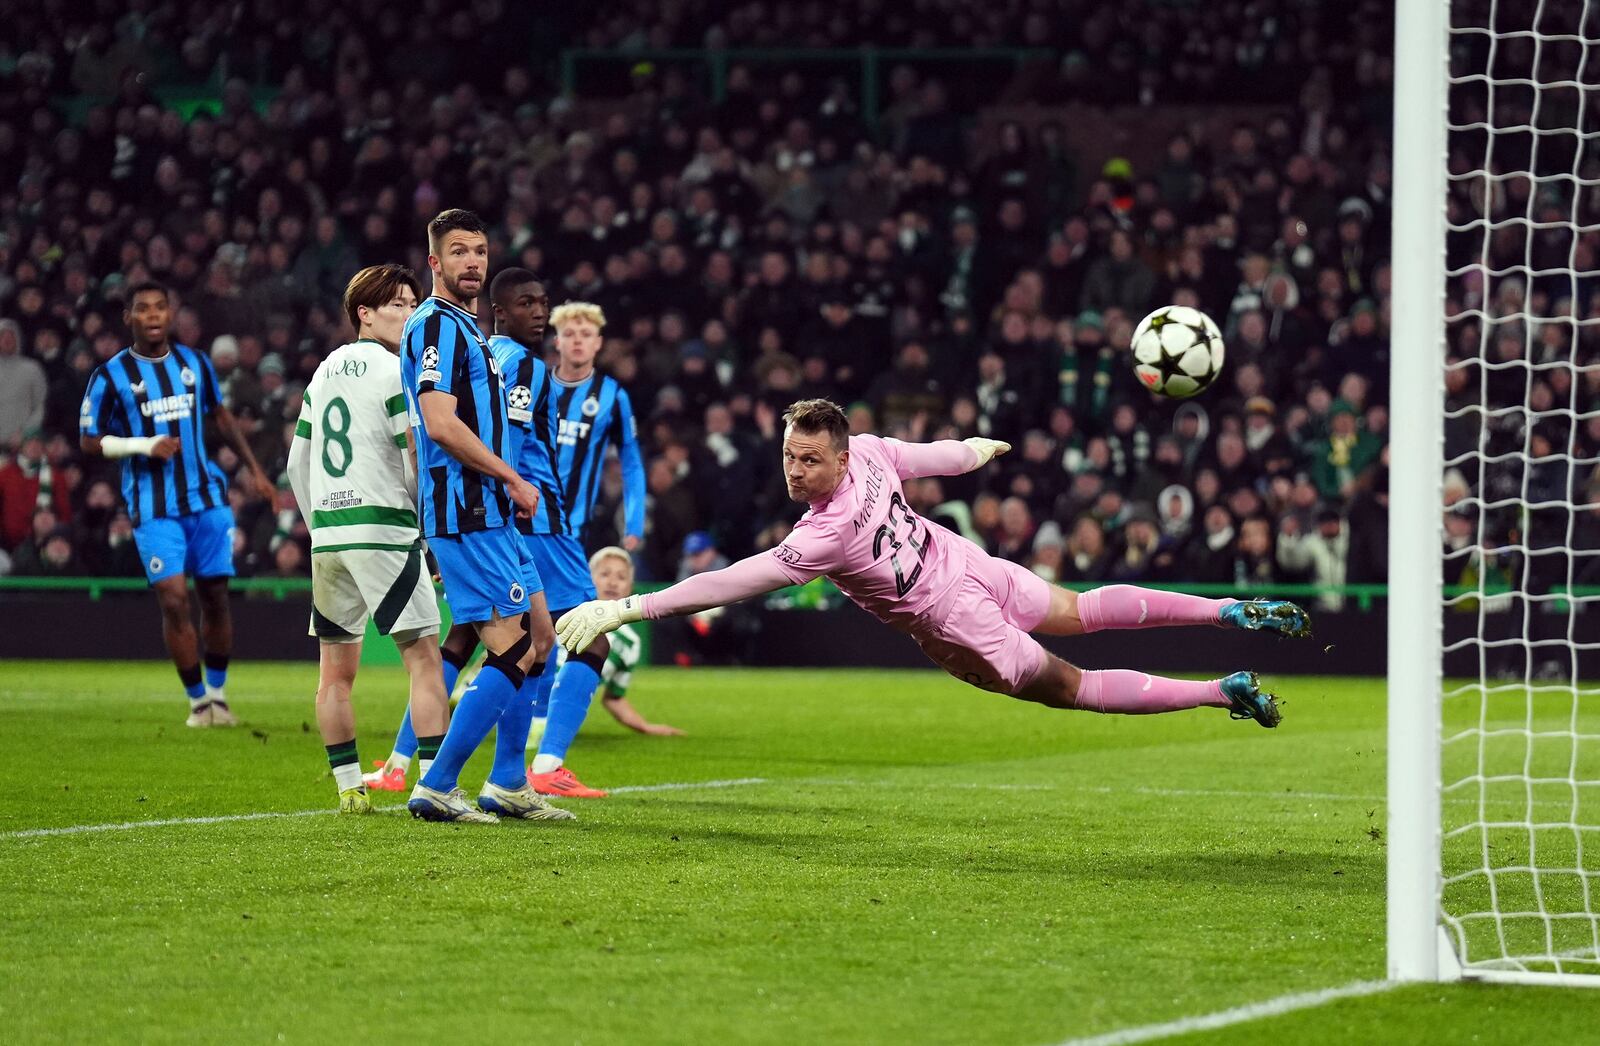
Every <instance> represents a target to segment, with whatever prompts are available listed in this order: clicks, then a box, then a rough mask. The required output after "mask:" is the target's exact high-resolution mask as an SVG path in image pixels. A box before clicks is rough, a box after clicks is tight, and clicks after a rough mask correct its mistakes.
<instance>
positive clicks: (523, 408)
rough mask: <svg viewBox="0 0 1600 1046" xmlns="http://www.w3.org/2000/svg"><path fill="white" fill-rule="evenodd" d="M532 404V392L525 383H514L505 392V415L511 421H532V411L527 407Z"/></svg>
mask: <svg viewBox="0 0 1600 1046" xmlns="http://www.w3.org/2000/svg"><path fill="white" fill-rule="evenodd" d="M532 404H533V392H532V390H530V389H529V388H528V386H526V385H514V386H512V388H511V391H510V392H508V393H506V415H507V416H508V417H509V418H510V419H511V420H512V421H520V422H524V423H526V422H529V421H532V420H533V411H531V410H529V409H528V408H529V407H530V406H531V405H532Z"/></svg>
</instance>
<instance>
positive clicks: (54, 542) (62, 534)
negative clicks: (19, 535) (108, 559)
mask: <svg viewBox="0 0 1600 1046" xmlns="http://www.w3.org/2000/svg"><path fill="white" fill-rule="evenodd" d="M12 573H13V574H15V575H17V576H18V577H29V576H32V577H76V576H78V575H79V574H82V573H83V568H82V565H81V564H80V563H79V562H78V554H77V551H76V550H75V549H74V548H73V544H72V531H71V530H70V529H69V528H67V527H65V526H60V525H57V526H54V527H51V528H50V530H49V531H48V532H47V533H46V534H45V536H44V540H43V541H42V542H41V543H38V544H33V543H30V544H28V545H26V546H24V549H19V550H18V552H17V557H16V561H15V562H14V563H13V565H12Z"/></svg>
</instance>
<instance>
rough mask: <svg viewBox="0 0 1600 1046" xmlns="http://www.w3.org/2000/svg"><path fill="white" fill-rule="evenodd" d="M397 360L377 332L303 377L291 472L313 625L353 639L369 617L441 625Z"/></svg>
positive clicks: (399, 624) (401, 625)
mask: <svg viewBox="0 0 1600 1046" xmlns="http://www.w3.org/2000/svg"><path fill="white" fill-rule="evenodd" d="M408 429H409V418H408V414H407V410H406V401H405V395H404V393H402V392H401V391H400V361H399V359H398V358H396V356H395V355H394V353H392V352H390V351H389V350H388V349H387V348H385V347H384V345H383V344H382V343H381V342H378V341H375V340H361V341H356V342H352V343H351V344H349V345H341V346H340V347H339V348H337V349H335V350H333V352H332V353H330V354H329V356H328V358H327V359H325V360H323V361H322V364H321V365H320V366H319V367H317V371H316V373H315V374H314V375H312V378H311V383H310V385H308V386H307V388H306V391H305V396H304V404H303V406H302V407H301V410H300V420H299V421H298V422H296V423H295V433H294V443H293V445H292V447H291V448H290V451H289V478H290V482H291V483H292V484H293V486H294V492H295V498H296V500H298V501H299V502H300V507H301V512H302V514H304V516H305V518H306V522H307V523H308V525H309V526H310V528H311V585H312V606H311V622H312V623H311V634H312V635H314V636H317V637H318V638H320V639H322V640H323V641H324V642H329V643H355V642H360V640H361V637H362V635H363V633H364V632H365V630H366V623H367V619H368V618H369V617H370V618H371V619H372V622H373V624H374V626H375V627H376V628H377V631H378V634H379V635H384V636H387V635H393V636H394V637H395V641H396V642H399V643H406V642H410V641H411V640H413V639H416V638H418V637H419V636H424V635H433V634H435V633H437V632H438V631H439V608H438V605H437V603H436V602H435V601H434V597H433V585H432V584H431V582H430V579H429V577H428V572H427V571H426V570H424V569H423V562H422V539H421V537H420V531H419V524H418V520H417V513H416V477H415V475H414V474H412V471H411V462H410V459H409V451H408V450H407V447H406V439H407V431H408Z"/></svg>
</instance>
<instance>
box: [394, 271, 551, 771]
mask: <svg viewBox="0 0 1600 1046" xmlns="http://www.w3.org/2000/svg"><path fill="white" fill-rule="evenodd" d="M489 301H490V303H491V305H492V307H493V309H494V325H495V335H494V337H492V338H490V339H489V351H490V352H491V353H492V354H493V355H494V358H495V361H496V362H497V363H498V364H499V366H500V375H501V379H502V381H503V382H504V384H505V386H506V389H507V392H506V412H507V418H506V420H507V422H508V423H509V425H510V440H509V448H510V457H508V458H507V459H506V460H507V463H508V464H510V465H512V466H513V467H514V468H515V469H516V470H517V472H518V474H519V475H521V476H522V478H523V479H525V480H527V481H528V482H529V483H532V484H533V485H534V487H536V488H537V489H538V490H539V493H540V498H539V507H538V508H537V509H536V510H535V514H536V515H537V514H543V513H546V512H549V511H550V510H551V506H552V504H555V505H559V504H560V502H559V498H560V494H559V492H558V491H557V490H556V488H555V482H554V473H553V472H552V470H551V467H550V456H549V454H548V453H547V452H546V443H545V442H544V440H543V438H542V437H539V436H537V435H536V433H535V426H534V423H533V419H534V413H533V404H534V401H535V400H536V399H540V398H542V397H543V395H544V393H545V378H546V376H547V374H548V373H549V371H548V368H547V367H546V366H545V362H544V358H543V356H542V354H541V353H540V349H541V347H542V346H543V344H544V329H545V321H546V320H547V319H548V318H549V316H550V298H549V296H548V295H547V294H546V293H545V289H544V283H543V282H542V281H541V280H540V279H539V277H538V276H537V275H535V274H534V273H532V272H530V271H528V270H527V269H516V268H513V269H505V270H502V271H501V272H500V273H498V274H496V276H495V278H494V280H493V282H491V283H490V285H489ZM516 525H517V529H518V530H519V531H522V532H524V533H527V532H528V531H529V529H530V520H528V519H527V518H524V517H518V519H517V521H516ZM543 577H544V574H543V571H540V581H541V583H542V582H543ZM580 602H582V600H581V599H574V600H572V602H571V604H569V605H571V606H576V605H577V604H578V603H580ZM547 605H548V601H547ZM557 609H566V607H565V606H563V605H559V604H558V606H557ZM477 646H478V634H477V631H476V630H475V629H474V628H473V627H472V626H471V625H470V624H467V623H465V622H458V623H456V624H454V625H452V626H451V628H450V632H449V634H448V635H447V636H446V637H445V640H444V644H443V647H442V649H441V655H442V660H443V671H444V675H443V679H444V686H445V692H446V693H449V692H450V691H453V690H454V689H455V686H456V680H457V679H458V678H459V677H460V675H461V671H462V669H464V668H465V667H466V665H467V662H468V661H469V660H470V659H471V658H472V654H473V651H474V650H476V649H477ZM537 678H538V677H530V678H528V679H527V680H525V681H524V683H523V688H524V689H525V690H526V691H527V694H526V695H525V696H526V700H523V701H518V702H516V703H515V704H513V705H512V706H511V707H510V708H509V709H508V711H507V716H506V718H507V719H509V722H507V721H504V720H503V721H502V726H501V729H499V730H497V731H496V733H495V753H496V759H498V760H501V761H503V762H505V763H506V764H507V765H509V764H510V763H511V762H515V763H518V764H521V763H522V762H524V760H525V759H526V750H527V740H528V728H529V723H528V721H531V719H532V718H533V705H532V699H533V694H534V687H535V682H536V679H537ZM525 720H528V721H525ZM417 751H418V741H417V733H416V731H415V729H414V727H413V723H412V719H411V713H410V711H409V710H407V712H406V716H405V718H404V719H403V720H401V722H400V729H399V731H398V733H397V734H396V735H395V740H394V750H393V751H392V752H390V753H389V758H388V759H386V760H384V761H382V762H380V763H379V764H378V765H377V769H376V770H374V771H372V772H371V773H369V774H366V775H364V778H363V780H364V781H365V782H366V785H367V787H369V788H374V789H377V790H380V791H394V792H398V791H402V790H404V788H405V780H406V770H407V769H409V767H410V765H411V759H412V757H413V756H414V755H416V753H417ZM422 770H423V772H424V773H426V770H427V768H426V767H425V766H424V767H422Z"/></svg>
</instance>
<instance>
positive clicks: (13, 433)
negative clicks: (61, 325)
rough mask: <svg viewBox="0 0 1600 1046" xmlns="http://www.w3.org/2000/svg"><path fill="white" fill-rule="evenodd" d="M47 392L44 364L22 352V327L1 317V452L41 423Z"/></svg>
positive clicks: (38, 427) (14, 321)
mask: <svg viewBox="0 0 1600 1046" xmlns="http://www.w3.org/2000/svg"><path fill="white" fill-rule="evenodd" d="M48 391H49V386H48V383H47V382H46V380H45V373H44V367H43V366H41V365H40V363H39V361H38V360H36V359H33V358H31V357H28V356H24V355H22V327H21V325H20V324H18V323H17V321H16V320H9V319H7V320H0V452H3V451H5V450H7V449H11V448H15V447H16V446H17V444H19V443H20V442H22V436H23V433H25V432H27V431H29V430H39V429H42V427H43V426H44V404H45V397H46V394H47V393H48Z"/></svg>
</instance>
